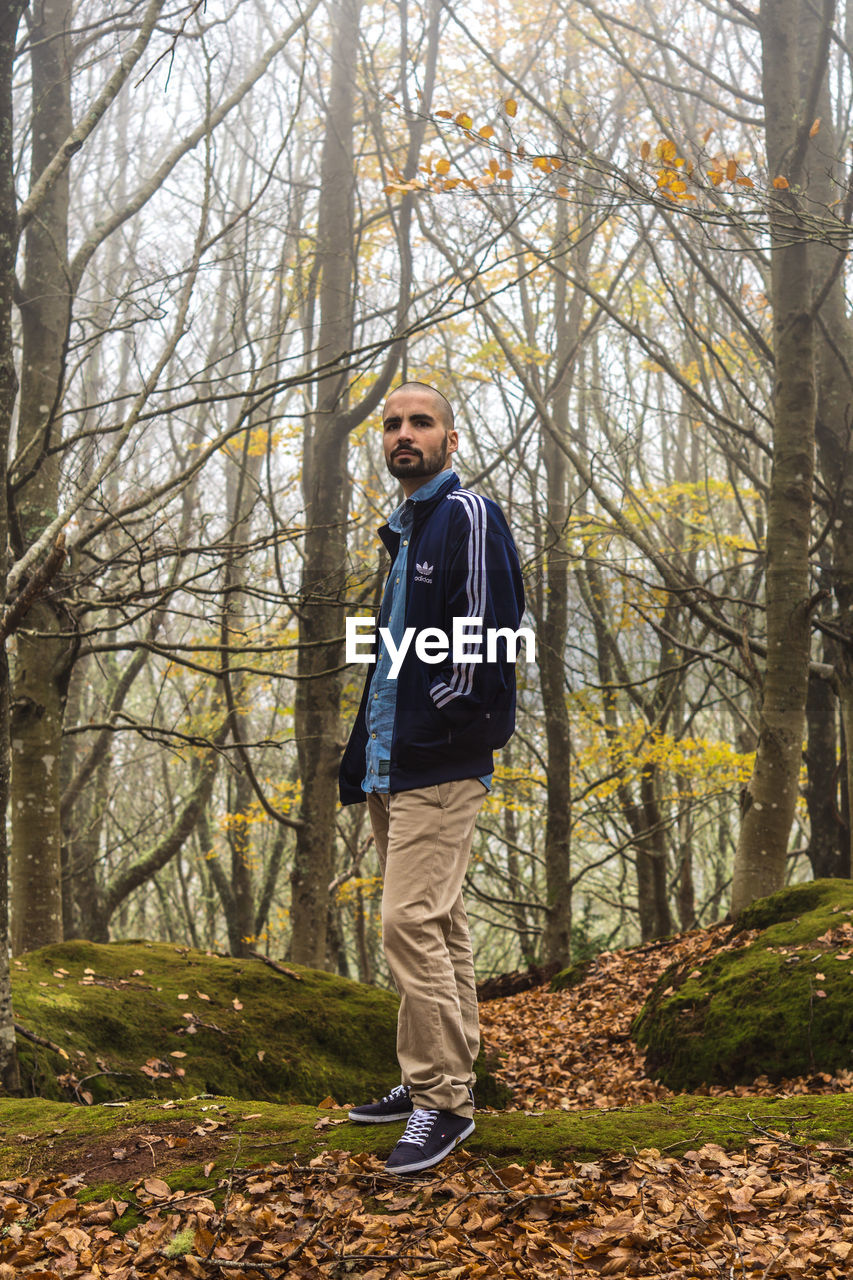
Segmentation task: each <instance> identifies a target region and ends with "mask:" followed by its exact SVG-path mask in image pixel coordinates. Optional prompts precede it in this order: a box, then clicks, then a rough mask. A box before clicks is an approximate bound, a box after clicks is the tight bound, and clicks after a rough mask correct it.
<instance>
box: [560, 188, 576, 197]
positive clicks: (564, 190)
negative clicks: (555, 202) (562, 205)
mask: <svg viewBox="0 0 853 1280" xmlns="http://www.w3.org/2000/svg"><path fill="white" fill-rule="evenodd" d="M571 194H572V193H571V191H570V190H569V188H568V187H557V195H558V196H563V197H564V198H565V199H568V197H569V196H570V195H571Z"/></svg>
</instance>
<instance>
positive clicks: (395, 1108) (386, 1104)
mask: <svg viewBox="0 0 853 1280" xmlns="http://www.w3.org/2000/svg"><path fill="white" fill-rule="evenodd" d="M411 1114H412V1099H411V1098H410V1097H409V1087H408V1085H405V1084H398V1085H397V1087H396V1089H392V1090H391V1092H390V1093H386V1094H385V1097H384V1098H382V1099H381V1100H380V1101H379V1102H365V1103H364V1105H363V1106H361V1107H353V1109H352V1111H351V1112H350V1113H349V1118H350V1120H355V1122H356V1124H390V1123H391V1122H392V1121H393V1120H408V1118H409V1116H410V1115H411Z"/></svg>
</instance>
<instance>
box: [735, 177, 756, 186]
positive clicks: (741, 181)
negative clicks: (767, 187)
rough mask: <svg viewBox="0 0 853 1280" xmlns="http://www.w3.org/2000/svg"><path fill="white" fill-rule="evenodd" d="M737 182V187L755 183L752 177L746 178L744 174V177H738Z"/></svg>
mask: <svg viewBox="0 0 853 1280" xmlns="http://www.w3.org/2000/svg"><path fill="white" fill-rule="evenodd" d="M737 182H738V186H739V187H754V186H755V183H754V182H753V181H752V178H747V177H746V176H744V177H742V178H738V180H737Z"/></svg>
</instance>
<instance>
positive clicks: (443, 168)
mask: <svg viewBox="0 0 853 1280" xmlns="http://www.w3.org/2000/svg"><path fill="white" fill-rule="evenodd" d="M435 171H436V173H449V172H450V161H449V160H438V161H436V165H435Z"/></svg>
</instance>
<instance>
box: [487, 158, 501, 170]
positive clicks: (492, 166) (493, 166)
mask: <svg viewBox="0 0 853 1280" xmlns="http://www.w3.org/2000/svg"><path fill="white" fill-rule="evenodd" d="M489 168H490V169H491V171H492V173H497V171H498V169H500V165H499V164H498V162H497V160H495V159H494V158H493V159H491V160H490V161H489Z"/></svg>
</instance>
